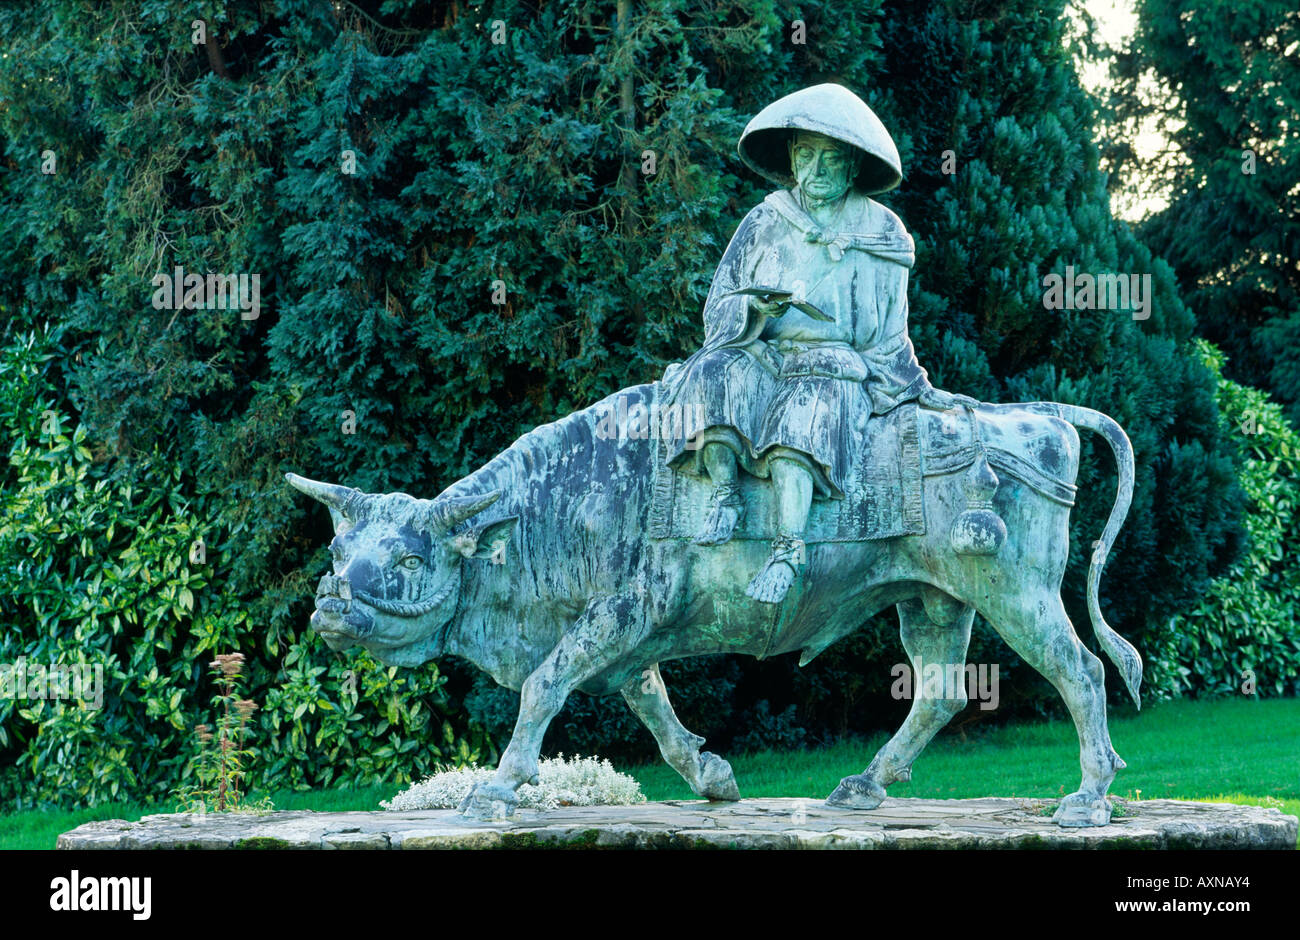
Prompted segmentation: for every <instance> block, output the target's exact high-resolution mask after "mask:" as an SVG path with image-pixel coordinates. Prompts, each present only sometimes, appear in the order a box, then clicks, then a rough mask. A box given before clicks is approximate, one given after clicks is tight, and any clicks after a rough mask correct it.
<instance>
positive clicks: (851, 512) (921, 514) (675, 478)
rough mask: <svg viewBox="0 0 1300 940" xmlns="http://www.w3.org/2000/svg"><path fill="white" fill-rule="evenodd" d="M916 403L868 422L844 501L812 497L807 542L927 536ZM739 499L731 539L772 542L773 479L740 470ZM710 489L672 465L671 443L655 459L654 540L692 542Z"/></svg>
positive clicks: (661, 447) (704, 514)
mask: <svg viewBox="0 0 1300 940" xmlns="http://www.w3.org/2000/svg"><path fill="white" fill-rule="evenodd" d="M917 425H918V421H917V404H916V403H915V402H908V403H906V404H902V405H899V406H898V407H897V408H894V409H892V410H890V411H889V412H887V413H886V414H883V415H876V416H873V417H871V418H869V419H868V420H867V422H866V431H865V433H864V434H863V435H862V441H861V445H860V446H859V447H857V448H855V450H856V453H857V455H858V456H857V458H856V459H855V460H854V463H853V466H852V469H851V471H850V473H849V475H848V478H847V480H846V484H847V485H846V486H845V488H844V499H820V498H819V499H814V500H813V505H812V512H811V514H810V515H809V519H808V527H807V529H806V531H805V533H804V541H805V542H807V543H810V544H811V543H815V542H862V541H870V540H874V539H889V538H897V537H899V536H903V535H923V534H924V533H925V503H924V498H923V494H922V475H921V473H922V471H921V450H920V434H919V431H918V426H917ZM739 483H740V487H741V496H742V498H743V499H744V501H745V505H746V506H747V507H748V510H747V512H746V513H745V516H744V518H742V519H741V521H740V524H739V525H738V526H737V527H736V532H735V534H734V535H733V536H732V538H736V539H756V540H762V541H770V540H772V539H773V538H775V537H776V534H777V519H776V498H775V491H774V488H773V486H772V482H771V480H759V479H755V478H754V477H751V476H749V475H748V474H746V473H744V472H743V471H742V472H741V473H740V475H739ZM712 494H713V484H712V483H710V482H709V481H708V480H707V479H703V478H701V477H698V476H696V475H694V474H688V473H678V472H676V471H674V470H672V469H671V468H669V467H668V465H667V448H666V442H665V441H663V440H660V441H659V444H658V448H657V453H656V455H655V460H654V497H653V500H652V504H651V510H650V537H651V538H656V539H693V538H695V536H696V535H697V534H698V533H699V530H700V528H701V526H703V525H704V520H705V519H707V518H708V514H709V509H710V499H711V497H712Z"/></svg>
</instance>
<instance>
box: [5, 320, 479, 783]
mask: <svg viewBox="0 0 1300 940" xmlns="http://www.w3.org/2000/svg"><path fill="white" fill-rule="evenodd" d="M58 351H59V347H58V332H57V331H53V330H42V331H39V332H32V333H28V334H26V335H24V336H20V337H18V338H17V340H16V341H14V342H12V343H11V344H10V345H8V346H7V347H6V348H4V349H3V350H0V430H3V433H4V436H5V438H6V439H9V440H12V441H13V444H12V446H11V448H10V451H9V455H8V456H9V459H8V463H7V466H5V467H3V469H0V571H3V572H4V577H3V578H2V579H0V622H2V623H3V624H4V626H5V629H4V631H3V633H0V663H3V664H8V665H10V666H17V664H18V663H19V662H20V661H21V662H22V663H23V665H24V670H25V671H26V669H27V667H30V666H35V665H37V664H40V665H42V666H49V665H51V664H56V665H72V664H81V663H85V664H89V665H90V666H92V667H93V666H95V665H98V666H100V667H101V668H102V683H103V684H102V688H101V691H102V702H101V704H102V707H101V708H98V709H96V708H88V707H86V706H84V705H83V704H81V703H80V702H79V701H76V700H68V699H67V698H62V699H58V700H55V699H48V698H18V697H13V698H0V802H3V803H4V804H6V805H11V806H26V805H33V804H43V803H56V802H57V803H59V804H60V805H62V806H65V807H66V806H73V805H90V804H93V803H97V802H103V801H107V800H122V799H133V800H138V799H162V798H164V797H165V796H166V795H167V794H168V793H169V792H170V791H171V789H172V788H173V787H176V786H179V785H182V784H184V783H186V782H187V781H188V780H189V779H190V778H191V776H192V773H193V769H192V768H191V766H190V761H191V758H192V756H193V755H194V754H195V752H196V750H197V746H196V740H195V737H194V734H193V728H194V726H195V725H196V724H199V723H203V722H207V721H209V720H210V717H209V708H208V706H207V704H206V703H207V702H208V701H209V700H210V698H211V697H212V695H213V693H214V689H213V687H212V685H211V682H210V680H209V678H208V677H207V675H206V674H205V673H206V671H207V664H208V663H209V662H210V661H211V659H212V657H213V655H214V654H216V653H221V652H231V651H239V652H243V653H244V654H245V656H246V657H247V658H248V660H249V663H248V666H249V683H248V685H247V687H246V688H247V689H248V692H249V694H250V697H252V698H253V699H254V700H256V701H257V702H259V703H260V704H261V706H262V708H261V710H260V711H259V712H258V715H257V718H256V720H255V723H254V727H253V732H252V739H251V742H250V743H252V744H253V745H254V746H256V747H257V748H258V760H257V762H256V763H255V764H254V765H253V766H251V767H250V768H248V770H249V776H248V778H247V779H248V782H249V783H250V784H251V785H252V786H255V787H260V788H271V787H275V788H286V787H304V786H308V785H318V784H329V783H345V782H346V783H354V784H364V783H373V782H380V781H392V782H406V781H407V780H410V779H414V778H415V777H417V776H420V775H423V774H427V773H429V772H431V770H432V768H433V767H434V766H435V765H438V764H446V763H463V762H467V761H471V760H474V759H477V758H479V757H480V755H481V750H480V748H479V747H478V746H476V745H474V744H473V743H471V741H469V740H467V738H466V737H465V736H464V735H458V734H456V733H455V732H454V731H453V729H452V725H451V724H450V722H449V721H448V720H447V708H446V702H445V696H444V694H443V692H442V685H443V683H444V682H445V679H444V677H442V676H441V675H440V674H439V673H438V670H437V668H436V667H434V666H429V667H426V668H424V669H419V670H409V671H405V670H404V671H402V672H401V673H400V674H399V672H398V670H397V669H394V668H388V667H384V666H380V665H379V664H377V663H376V662H374V661H373V660H371V659H370V658H369V657H367V656H359V657H354V658H352V659H351V660H350V661H349V662H348V663H346V664H345V663H344V662H343V661H342V659H341V657H336V656H332V655H330V654H329V653H327V652H325V651H324V650H323V649H322V648H321V647H320V645H319V643H317V642H316V641H314V640H311V639H309V638H308V637H307V636H306V635H282V636H272V635H270V634H268V633H267V632H266V631H265V630H264V629H263V628H262V626H261V625H260V624H259V623H257V622H256V621H254V620H253V619H252V618H251V617H249V615H248V613H247V612H246V611H245V609H244V604H243V603H242V601H241V600H240V598H239V597H238V596H237V595H236V594H234V593H233V592H231V591H230V590H229V589H228V588H229V577H230V561H229V559H231V558H232V557H233V556H234V555H235V553H237V552H239V551H241V550H242V549H241V538H240V533H239V532H238V531H229V530H225V529H223V527H222V525H221V523H220V522H218V521H217V520H218V519H220V518H221V516H222V511H223V508H225V507H223V506H222V504H221V502H220V500H218V499H217V498H215V497H214V496H211V495H209V496H203V497H195V496H194V495H193V494H194V493H195V492H196V491H197V490H199V487H197V486H196V483H195V481H194V480H190V479H185V478H184V477H183V475H182V473H181V470H180V468H179V467H178V466H175V465H174V464H171V463H170V462H169V461H167V460H166V459H165V458H164V457H163V456H162V455H161V454H156V453H155V454H151V455H147V456H141V457H137V459H136V460H135V461H134V462H133V463H132V465H131V467H130V476H129V477H128V476H127V475H126V474H125V473H123V470H124V468H123V467H122V466H121V464H120V463H117V464H116V466H115V462H114V461H104V462H96V461H95V459H94V455H93V454H92V452H91V450H90V449H89V447H88V446H87V443H88V442H87V437H86V432H85V429H84V428H83V427H81V426H80V425H79V424H78V425H76V426H75V427H74V426H73V425H74V423H75V422H74V421H73V420H72V419H71V418H70V417H69V415H68V413H67V411H66V410H65V407H66V406H65V403H63V402H60V401H59V400H58V398H57V396H56V395H55V393H54V390H53V389H52V388H51V386H50V382H49V376H48V374H47V373H48V370H49V368H50V365H51V362H52V360H54V359H55V357H56V355H57V353H58ZM199 540H202V541H203V542H204V545H203V548H202V551H201V552H200V551H199V550H197V549H196V542H197V541H199ZM349 668H350V669H351V670H352V671H353V673H354V675H353V677H352V679H350V680H349V679H348V677H347V673H348V669H349ZM353 688H355V691H353ZM42 691H43V690H42Z"/></svg>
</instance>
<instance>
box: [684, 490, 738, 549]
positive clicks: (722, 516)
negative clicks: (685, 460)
mask: <svg viewBox="0 0 1300 940" xmlns="http://www.w3.org/2000/svg"><path fill="white" fill-rule="evenodd" d="M744 514H745V504H744V503H743V502H742V501H741V499H740V487H738V486H734V485H732V486H719V487H718V488H717V489H715V490H714V491H713V508H712V509H711V510H710V511H709V518H708V519H707V520H705V522H704V528H702V529H700V534H699V535H697V536H696V537H695V544H696V545H721V544H722V543H723V542H727V541H730V539H731V536H732V534H733V533H734V532H735V531H736V526H737V525H738V524H739V523H740V519H741V517H742V516H743V515H744Z"/></svg>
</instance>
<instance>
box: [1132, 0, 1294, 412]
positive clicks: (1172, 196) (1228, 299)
mask: <svg viewBox="0 0 1300 940" xmlns="http://www.w3.org/2000/svg"><path fill="white" fill-rule="evenodd" d="M1137 12H1138V28H1137V32H1136V34H1135V35H1134V37H1133V39H1132V42H1131V43H1130V45H1129V47H1128V49H1127V51H1126V52H1125V53H1124V54H1123V55H1121V56H1119V57H1117V58H1116V60H1115V62H1114V65H1113V72H1114V74H1115V75H1116V77H1117V78H1118V79H1119V81H1118V83H1117V89H1118V92H1119V93H1118V94H1117V95H1116V102H1115V106H1116V109H1117V119H1118V120H1117V124H1116V126H1115V128H1114V130H1113V131H1112V138H1113V141H1112V145H1111V148H1110V151H1109V152H1110V155H1111V156H1112V158H1113V160H1114V163H1115V167H1116V171H1117V178H1122V179H1131V178H1134V177H1136V178H1141V179H1144V180H1147V181H1152V183H1153V185H1155V186H1158V187H1160V188H1161V189H1164V190H1167V191H1168V194H1169V200H1170V202H1169V205H1168V207H1167V208H1166V209H1164V210H1163V211H1161V212H1158V213H1157V214H1155V215H1154V216H1152V217H1151V218H1149V219H1147V220H1146V221H1145V222H1144V223H1143V225H1142V226H1141V234H1142V238H1143V240H1144V241H1145V242H1146V243H1147V244H1148V245H1150V246H1151V248H1152V250H1153V251H1155V252H1157V253H1159V254H1160V255H1162V256H1164V257H1165V258H1167V259H1168V260H1169V262H1170V264H1172V265H1173V266H1174V268H1175V270H1176V271H1177V273H1178V284H1179V287H1180V292H1181V294H1182V296H1183V299H1184V300H1185V301H1186V303H1187V304H1188V306H1189V307H1190V308H1191V309H1192V310H1193V311H1195V313H1196V319H1197V325H1198V327H1197V328H1198V332H1199V333H1200V334H1201V335H1203V336H1205V337H1207V338H1208V339H1210V340H1211V341H1212V342H1214V343H1215V344H1216V345H1217V346H1219V347H1220V348H1221V349H1222V350H1223V351H1224V352H1225V353H1226V355H1227V360H1228V361H1227V366H1226V368H1227V374H1228V375H1229V376H1230V377H1231V378H1234V379H1236V380H1237V381H1239V382H1244V383H1246V384H1248V385H1253V386H1257V387H1259V388H1262V389H1266V390H1267V391H1268V392H1270V393H1271V394H1272V395H1273V396H1274V397H1275V398H1276V399H1277V400H1278V401H1280V402H1282V403H1283V404H1284V405H1285V406H1286V407H1287V409H1288V413H1289V416H1290V418H1291V420H1292V422H1297V421H1300V360H1298V359H1297V357H1296V355H1295V353H1296V351H1297V350H1300V266H1298V265H1297V264H1296V258H1298V257H1300V185H1297V183H1296V181H1297V180H1300V135H1298V134H1297V133H1296V128H1297V127H1300V13H1298V12H1297V11H1296V5H1295V3H1293V2H1289V0H1139V2H1138V4H1137ZM1144 82H1149V84H1150V85H1151V86H1152V88H1153V89H1154V90H1153V91H1152V90H1147V85H1146V84H1144ZM1153 95H1154V96H1156V97H1157V103H1153V102H1152V101H1151V100H1150V99H1151V97H1152V96H1153ZM1158 103H1163V106H1159V105H1158ZM1146 116H1153V117H1154V118H1155V119H1156V122H1157V123H1156V126H1157V129H1158V130H1159V131H1160V132H1161V133H1162V134H1164V135H1165V136H1166V137H1167V138H1168V139H1169V142H1170V146H1169V147H1168V148H1166V149H1163V150H1161V151H1160V152H1158V153H1156V154H1155V155H1154V156H1152V157H1150V158H1149V159H1142V158H1140V157H1139V155H1138V154H1137V153H1136V152H1135V150H1134V148H1133V147H1132V145H1131V140H1132V137H1133V133H1134V129H1135V127H1136V126H1137V125H1138V122H1139V120H1140V119H1142V118H1143V117H1146Z"/></svg>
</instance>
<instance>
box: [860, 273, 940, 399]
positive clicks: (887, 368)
mask: <svg viewBox="0 0 1300 940" xmlns="http://www.w3.org/2000/svg"><path fill="white" fill-rule="evenodd" d="M877 277H878V281H877V284H878V285H879V290H880V294H879V297H878V303H879V304H880V312H881V315H882V317H883V321H884V322H883V327H882V329H881V331H880V333H879V335H880V336H881V337H882V339H881V340H880V341H879V342H877V343H874V344H871V345H866V344H863V343H859V344H858V351H859V352H860V353H861V354H862V358H863V359H864V360H865V361H866V364H867V369H868V370H869V372H870V375H869V376H868V377H867V380H866V388H867V394H868V395H869V396H870V398H871V410H872V413H874V414H883V413H885V412H886V411H889V410H890V409H891V408H893V407H894V406H896V405H899V404H902V403H903V402H905V401H910V400H911V399H913V398H916V397H917V396H918V395H920V394H921V393H922V392H925V391H928V390H929V389H930V388H931V387H932V386H931V385H930V379H929V376H927V375H926V372H925V370H924V369H922V368H921V364H920V363H919V362H917V361H916V351H915V350H914V349H913V348H912V340H911V338H910V337H909V336H908V335H907V267H906V266H905V265H902V264H894V263H891V262H887V263H884V264H881V265H879V274H878V275H877Z"/></svg>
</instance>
